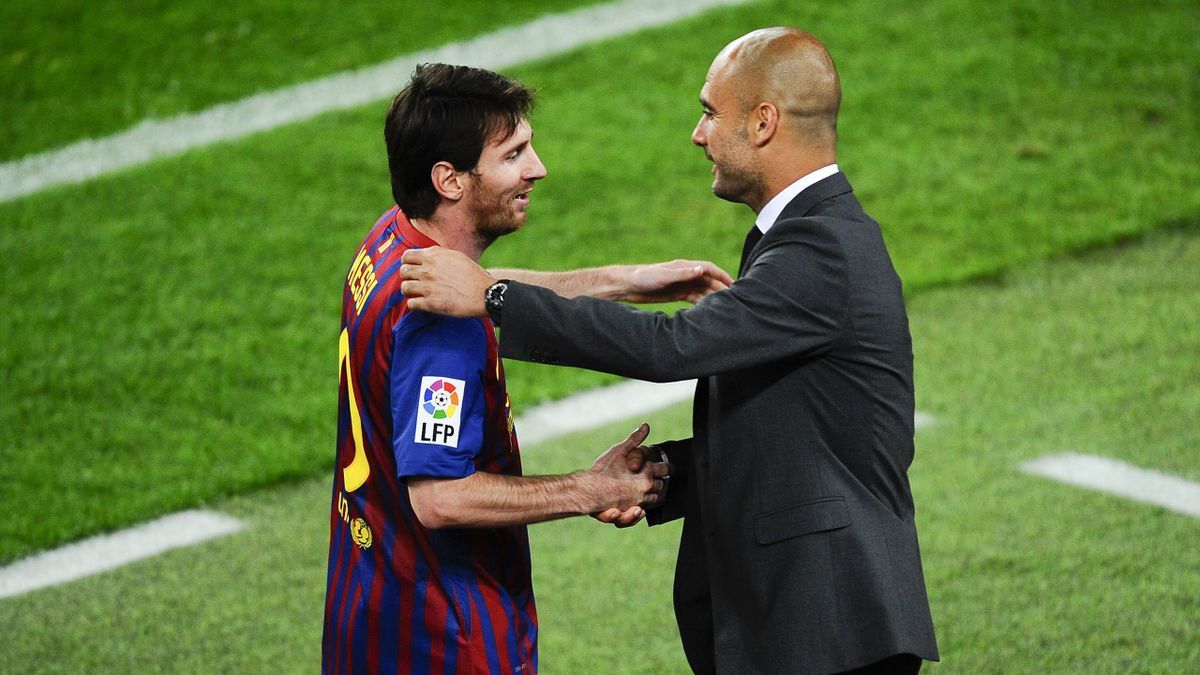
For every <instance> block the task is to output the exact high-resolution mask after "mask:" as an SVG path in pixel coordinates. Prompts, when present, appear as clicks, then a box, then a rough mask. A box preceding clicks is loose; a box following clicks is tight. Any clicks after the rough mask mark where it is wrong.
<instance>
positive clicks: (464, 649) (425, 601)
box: [322, 208, 537, 673]
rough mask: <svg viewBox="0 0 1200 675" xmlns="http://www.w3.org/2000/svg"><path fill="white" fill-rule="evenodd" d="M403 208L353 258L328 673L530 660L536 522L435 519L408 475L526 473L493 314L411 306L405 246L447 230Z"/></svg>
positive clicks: (528, 667)
mask: <svg viewBox="0 0 1200 675" xmlns="http://www.w3.org/2000/svg"><path fill="white" fill-rule="evenodd" d="M436 245H437V244H436V242H434V241H433V240H431V239H429V238H428V237H426V236H425V235H424V234H422V233H421V232H420V231H418V230H417V229H416V228H415V227H413V226H412V224H411V223H410V222H409V221H408V219H407V218H406V217H405V216H404V214H403V213H402V212H401V211H400V210H399V209H398V208H392V209H391V210H390V211H388V212H387V213H385V214H384V215H383V216H382V217H381V218H380V219H379V221H378V222H376V223H375V226H374V227H372V228H371V231H370V233H369V234H368V235H367V237H366V239H364V240H363V243H362V245H361V246H360V247H359V249H358V252H357V254H356V256H355V258H354V261H353V263H351V265H350V271H349V273H348V274H347V277H346V286H345V289H344V294H343V309H342V332H341V337H340V341H339V345H340V348H339V357H340V359H339V361H340V363H339V370H340V386H339V394H338V435H337V460H336V464H335V467H334V480H333V500H332V505H331V514H330V541H329V570H328V581H327V586H326V597H325V633H324V638H323V641H322V661H323V664H322V667H323V671H324V672H327V673H347V672H352V673H374V672H383V673H395V672H399V673H532V672H534V671H536V669H537V614H536V610H535V608H534V600H533V588H532V582H531V579H530V569H529V539H528V535H527V532H526V528H525V527H524V526H517V527H503V528H443V529H437V530H430V529H427V528H425V527H424V526H423V525H422V524H421V522H420V521H419V520H418V519H417V517H416V515H415V514H414V513H413V509H412V505H411V503H410V502H409V498H408V490H407V488H406V483H405V480H406V479H407V478H408V477H435V478H447V479H454V478H464V477H466V476H469V475H471V474H472V473H473V472H475V471H487V472H490V473H497V474H508V475H520V474H521V459H520V454H519V451H518V447H517V441H516V436H515V432H514V429H513V421H512V412H511V406H510V405H509V400H508V394H507V391H506V389H505V384H504V372H503V369H502V367H501V363H500V358H499V354H498V352H497V343H496V336H495V329H494V327H493V326H492V323H491V321H490V320H489V319H487V318H483V319H455V318H447V317H440V316H436V315H433V314H427V313H424V312H410V311H408V304H407V302H405V299H404V296H403V295H401V293H400V282H401V277H400V273H399V270H400V257H401V255H402V254H403V253H404V251H406V250H409V249H413V248H423V247H426V246H436Z"/></svg>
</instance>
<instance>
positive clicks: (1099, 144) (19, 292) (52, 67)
mask: <svg viewBox="0 0 1200 675" xmlns="http://www.w3.org/2000/svg"><path fill="white" fill-rule="evenodd" d="M583 4H588V3H584V2H570V1H567V0H563V1H560V2H555V3H552V4H540V5H537V7H536V9H531V7H532V5H528V4H525V5H522V4H521V3H504V7H506V8H508V9H511V11H507V10H506V11H505V12H501V14H503V17H504V18H503V19H502V20H501V21H499V22H497V21H496V20H495V19H494V18H493V16H494V15H495V14H496V12H495V11H494V3H462V4H460V5H457V6H456V9H457V10H458V11H456V12H454V13H453V14H454V16H453V18H452V19H450V20H448V21H445V22H442V21H440V20H435V18H434V17H433V16H432V11H433V10H431V9H426V8H424V6H422V5H418V6H415V7H413V8H410V9H406V10H405V12H406V13H405V15H404V16H403V17H399V16H397V14H396V11H395V10H384V9H379V8H371V7H368V6H366V5H364V6H361V7H360V6H358V5H355V6H354V8H353V9H352V10H351V9H346V8H341V7H338V8H337V9H336V10H334V9H331V6H328V5H325V4H323V3H311V2H300V3H282V4H281V3H275V2H263V1H258V2H251V3H241V4H239V5H238V7H237V8H221V9H217V10H214V9H213V8H211V7H210V6H208V5H203V4H201V3H196V2H173V3H146V6H145V7H144V8H143V11H140V12H139V13H137V15H136V16H133V15H130V12H129V11H128V10H127V9H125V8H124V6H123V5H119V4H117V3H100V4H95V3H90V4H88V5H86V6H84V5H82V4H79V3H76V2H67V1H66V0H63V1H61V2H57V3H50V4H46V3H39V4H34V3H29V2H25V1H24V0H22V1H20V2H16V3H9V4H7V5H5V6H4V7H3V8H0V38H3V39H2V40H0V91H3V93H4V95H3V96H0V119H2V120H3V122H2V123H0V159H11V158H14V157H19V156H21V155H24V154H27V153H30V152H38V151H42V150H47V149H51V148H54V147H57V146H60V145H62V144H65V143H68V142H71V141H74V140H78V139H80V138H84V137H87V136H94V135H103V134H107V133H111V132H115V131H119V130H121V129H123V128H126V127H128V126H130V125H132V124H134V123H136V122H137V121H139V120H140V119H143V118H145V117H148V116H163V115H170V114H175V113H178V112H183V111H191V110H197V109H201V108H203V107H205V106H207V105H211V104H214V103H217V102H221V101H225V100H230V99H234V98H237V97H239V96H244V95H248V94H251V93H254V92H257V91H261V90H264V89H270V88H273V87H278V86H284V85H287V84H294V83H296V82H300V81H303V80H305V79H308V78H311V77H318V76H323V75H327V74H330V73H333V72H337V71H339V70H341V69H344V68H349V67H358V66H362V65H369V64H371V63H373V62H375V61H377V60H382V59H384V58H389V57H392V56H395V55H397V54H401V53H405V52H409V51H415V50H417V49H421V48H425V47H428V46H431V45H435V44H439V43H442V42H445V41H448V40H453V39H461V38H463V37H467V36H470V35H473V34H477V33H480V32H486V31H488V30H491V29H493V28H495V27H497V26H499V25H509V24H514V23H519V22H521V21H524V20H527V19H528V18H529V17H531V16H532V15H534V14H535V13H541V12H545V11H556V10H559V9H563V8H567V7H573V6H580V5H583ZM510 5H511V7H510ZM410 10H411V11H410ZM388 12H391V13H390V14H389V13H388ZM440 17H441V15H439V16H438V19H440ZM778 23H792V24H795V25H800V26H803V27H806V28H809V29H811V30H813V31H814V32H816V33H817V34H818V35H819V36H821V37H822V38H823V39H824V40H825V41H826V43H827V44H828V46H829V47H830V49H831V51H832V52H833V54H834V57H835V59H836V60H837V61H838V65H839V69H840V72H841V75H842V81H843V86H844V99H843V111H844V112H843V115H842V122H841V125H840V131H841V140H842V143H841V153H840V164H841V166H842V167H843V169H845V170H846V172H847V173H848V175H849V176H850V179H851V181H852V182H853V183H854V184H855V186H856V191H857V192H858V194H859V196H860V198H861V199H862V200H863V202H864V203H865V204H866V206H867V208H868V210H869V211H870V212H871V213H872V214H873V215H874V216H875V217H876V218H877V219H879V220H880V222H881V223H883V225H884V229H885V236H886V237H887V239H888V242H889V246H890V248H891V250H892V253H893V257H894V258H895V260H896V263H897V266H898V268H899V269H900V272H901V275H902V277H903V278H904V280H905V284H906V290H907V292H908V295H909V299H910V310H911V313H912V317H913V332H914V340H915V345H916V349H917V359H918V382H917V387H918V406H919V407H920V408H921V409H922V410H926V411H928V412H930V413H932V414H933V415H934V416H935V417H936V419H937V424H936V425H935V426H934V427H933V428H931V429H929V430H926V431H922V432H921V433H920V434H919V436H918V444H919V452H918V460H917V464H916V465H915V466H914V469H913V478H914V485H915V490H916V493H917V494H916V496H917V500H918V508H919V512H920V517H921V518H922V530H921V531H922V537H923V544H924V550H925V553H926V563H927V565H926V568H927V574H928V576H929V585H930V590H931V595H932V599H933V602H934V615H935V620H936V621H937V624H938V630H939V638H940V640H941V641H942V644H943V653H944V655H945V657H946V663H945V664H944V665H943V666H941V667H940V668H939V669H945V670H946V672H1067V671H1073V672H1179V671H1187V670H1194V669H1196V668H1197V667H1200V666H1198V665H1197V664H1200V648H1198V647H1197V646H1196V645H1198V644H1200V622H1198V621H1197V616H1200V553H1198V552H1197V549H1196V547H1195V546H1194V544H1190V542H1194V541H1196V540H1197V535H1198V534H1200V522H1198V521H1196V520H1195V519H1189V518H1187V517H1184V516H1179V515H1175V514H1171V513H1168V512H1165V511H1161V510H1158V509H1155V508H1152V507H1147V506H1141V505H1136V504H1131V503H1127V502H1123V501H1120V500H1117V499H1115V498H1111V497H1106V496H1103V495H1096V494H1092V493H1088V492H1086V491H1083V490H1079V489H1076V488H1068V487H1065V486H1060V485H1057V484H1055V483H1053V482H1050V481H1048V480H1045V479H1040V478H1034V477H1030V476H1025V475H1023V474H1020V473H1018V472H1017V470H1016V465H1017V464H1018V463H1019V462H1020V461H1023V460H1026V459H1031V458H1033V457H1036V456H1040V455H1042V454H1049V453H1052V452H1059V451H1063V450H1073V451H1077V452H1087V453H1094V454H1099V455H1104V456H1108V457H1113V458H1119V459H1123V460H1126V461H1129V462H1132V463H1134V464H1137V465H1139V466H1143V467H1146V468H1153V469H1157V470H1161V471H1167V472H1170V473H1173V474H1176V475H1180V476H1184V477H1187V478H1190V479H1192V480H1200V423H1197V422H1196V421H1194V420H1195V418H1196V417H1197V414H1196V413H1197V411H1198V410H1200V394H1198V393H1197V392H1198V391H1200V390H1197V388H1196V386H1195V383H1196V382H1197V381H1200V366H1198V361H1197V359H1196V354H1197V353H1200V349H1198V348H1200V344H1198V343H1200V318H1198V316H1200V307H1198V305H1197V301H1196V298H1197V291H1198V290H1200V274H1198V273H1197V272H1196V270H1197V269H1200V265H1198V263H1200V253H1198V251H1197V249H1198V243H1197V242H1198V237H1200V187H1198V186H1200V163H1197V162H1196V158H1197V157H1200V120H1198V115H1197V111H1198V110H1200V95H1198V94H1200V67H1198V66H1197V64H1198V63H1200V39H1197V37H1196V33H1195V31H1194V29H1193V27H1194V26H1196V25H1197V24H1200V6H1197V5H1196V4H1195V3H1191V2H1182V1H1179V2H1155V3H1143V4H1140V5H1138V7H1137V8H1136V9H1135V8H1133V7H1127V6H1118V5H1113V4H1111V3H1102V2H1083V3H1073V4H1070V5H1061V6H1060V5H1045V4H1044V3H1037V2H1033V1H1031V0H1007V1H1005V2H999V3H993V4H992V5H989V8H987V9H981V8H980V6H979V5H978V3H973V2H966V1H965V0H961V1H955V0H943V1H939V2H931V3H925V4H923V5H920V6H911V7H902V8H897V7H893V6H891V5H887V6H886V7H885V6H884V5H881V4H880V3H879V2H877V0H873V1H866V0H854V1H851V2H846V3H840V4H837V5H831V6H821V7H817V6H812V7H796V6H794V3H785V2H770V1H764V2H755V3H751V4H749V5H746V6H744V7H738V8H731V9H725V10H720V11H715V12H711V13H709V14H706V15H705V16H703V17H700V18H698V19H694V20H690V21H685V22H681V23H679V24H675V25H673V26H669V27H666V28H662V29H657V30H652V31H646V32H643V33H639V34H636V35H632V36H629V37H625V38H619V39H614V40H609V41H606V42H604V43H601V44H598V45H595V46H591V47H587V48H584V49H580V50H576V51H574V52H571V53H569V54H565V55H562V56H559V57H555V58H551V59H547V60H545V61H542V62H539V63H534V64H528V65H525V66H522V67H520V68H515V69H513V70H512V71H511V73H512V74H514V75H516V76H517V77H519V78H520V79H522V80H524V81H526V82H528V83H530V84H532V85H534V86H536V87H538V88H539V89H540V90H541V93H542V100H541V104H540V108H539V111H538V113H537V116H536V118H535V120H534V124H535V127H536V128H537V147H538V150H539V153H540V154H541V156H542V158H543V160H544V161H545V162H546V164H547V166H548V167H549V170H550V176H549V178H548V179H547V180H546V181H545V182H544V184H543V185H542V186H540V187H539V189H538V195H537V196H536V197H535V199H534V204H533V210H532V216H531V220H530V224H529V226H528V228H527V231H526V232H523V233H520V234H518V235H515V236H513V237H509V238H507V239H506V240H505V241H503V242H501V243H499V244H497V245H496V246H495V247H494V249H493V250H492V251H490V252H489V254H488V257H487V258H486V259H485V262H488V263H490V264H494V265H498V266H499V265H503V266H509V265H521V266H528V267H535V268H542V269H553V268H565V267H572V266H578V265H592V264H603V263H609V262H617V261H630V260H639V261H644V260H657V259H663V258H670V257H675V256H689V257H709V258H712V259H714V260H716V261H717V262H719V263H721V264H723V265H726V266H733V265H734V264H735V263H736V255H737V252H738V251H739V250H740V241H741V237H742V236H743V233H744V231H745V229H746V227H747V226H748V223H749V221H750V217H749V216H750V214H749V212H748V211H746V210H745V209H744V208H742V207H739V206H734V205H729V204H724V203H721V202H719V201H717V200H715V199H713V198H712V197H711V195H710V194H709V192H708V184H709V180H710V177H709V175H708V169H707V166H706V164H705V162H704V161H703V159H702V156H701V154H700V151H699V150H697V149H695V148H692V147H690V146H689V144H688V141H687V137H688V134H689V133H690V130H691V127H692V125H693V124H694V122H695V118H696V116H697V114H698V104H697V103H696V102H695V101H696V95H697V92H698V89H699V85H700V83H701V82H702V80H703V76H704V72H705V70H706V69H707V65H708V63H709V61H710V59H711V57H712V55H713V53H714V52H715V51H716V50H717V49H718V48H719V47H720V46H721V45H723V44H724V43H726V42H727V41H728V40H729V39H731V38H733V37H736V36H737V35H739V34H741V33H744V32H745V31H747V30H749V29H751V28H754V27H757V26H762V25H772V24H778ZM64 27H73V28H74V29H76V31H75V32H74V33H72V34H71V36H68V34H67V31H65V30H64ZM134 36H136V37H137V38H138V39H137V40H135V39H134ZM600 74H603V76H601V75H600ZM400 84H401V83H397V86H399V85H400ZM382 110H383V103H381V104H380V105H378V106H367V107H364V108H361V109H356V110H351V111H347V112H341V113H335V114H328V115H324V116H321V117H319V118H317V119H314V120H312V121H310V122H306V123H302V124H296V125H292V126H289V127H285V128H281V129H278V130H275V131H272V132H269V133H263V134H259V135H256V136H252V137H249V138H246V139H243V140H240V141H237V142H232V143H224V144H220V145H217V146H213V147H208V148H202V149H197V150H194V151H192V152H189V153H187V154H185V155H183V156H181V157H178V158H173V159H167V160H161V161H157V162H153V163H151V164H147V165H145V166H142V167H138V168H134V169H130V170H126V171H122V172H120V173H117V174H113V175H110V176H107V177H103V178H100V179H96V180H93V181H90V182H88V183H85V184H81V185H77V186H71V187H61V188H56V189H52V190H49V191H46V192H43V193H41V194H37V195H32V196H29V197H25V198H22V199H19V200H15V201H11V202H8V203H2V204H0V260H3V261H4V262H3V264H2V265H0V307H3V311H4V317H3V319H2V320H0V378H2V379H0V563H2V562H4V561H7V560H11V559H13V558H16V557H19V556H22V555H25V554H28V553H31V552H33V551H37V550H40V549H44V548H47V547H51V546H54V545H56V544H58V543H61V542H64V541H69V540H73V539H76V538H79V537H82V536H85V535H88V534H92V533H95V532H98V531H104V530H108V529H112V528H116V527H120V526H123V525H127V524H130V523H133V522H139V521H142V520H146V519H149V518H151V517H153V516H156V515H160V514H162V513H166V512H170V511H174V510H177V509H181V508H187V507H192V506H195V505H197V504H206V505H209V506H212V507H216V508H220V509H222V510H226V511H228V512H230V513H233V514H235V515H238V516H239V517H244V518H245V519H246V520H247V521H248V522H250V523H252V527H251V528H250V531H249V532H247V533H243V534H239V535H237V536H235V537H232V538H229V539H226V540H223V541H220V542H215V543H212V544H209V545H206V546H203V547H200V548H198V549H196V550H193V551H185V552H176V553H172V554H169V555H166V556H163V557H161V558H158V559H155V560H151V561H147V562H144V563H140V564H138V565H134V566H131V567H129V568H126V569H123V570H120V571H117V572H114V573H111V574H107V575H104V576H102V577H99V578H95V579H91V580H86V581H82V582H79V583H75V584H71V585H68V586H65V587H61V588H57V589H51V590H46V591H41V592H37V593H34V594H31V595H28V596H23V597H19V598H15V599H10V600H0V635H6V636H9V635H21V636H22V639H20V640H6V641H5V642H4V643H3V644H0V672H30V671H39V670H45V671H58V672H77V671H107V672H117V671H128V670H130V669H131V667H132V666H141V668H139V669H142V670H145V669H149V670H162V671H165V672H180V671H185V672H186V671H190V672H213V671H227V672H246V671H264V670H270V671H280V672H284V671H287V672H291V671H302V672H306V671H311V670H312V664H313V663H315V653H316V651H315V650H316V649H317V644H316V635H317V633H318V632H319V630H320V624H319V621H320V601H321V596H322V594H323V591H324V564H325V563H324V558H325V539H326V537H327V535H326V532H325V527H326V523H327V514H326V513H325V511H326V509H327V504H328V495H327V492H328V473H329V470H330V468H329V462H330V458H331V456H332V455H331V450H332V439H333V427H334V417H335V401H334V396H335V386H336V385H335V384H334V383H335V382H336V380H335V379H334V378H335V377H336V372H335V368H334V365H335V360H334V356H335V354H336V351H335V350H336V347H335V340H336V329H337V316H338V303H339V301H340V299H339V292H340V288H341V278H342V277H343V275H344V272H345V267H346V265H347V264H348V262H349V256H350V255H351V253H352V252H353V251H352V249H353V247H354V246H355V244H356V243H357V242H358V240H359V238H360V236H361V233H362V231H363V230H364V229H365V228H366V227H368V226H369V224H370V223H371V222H372V221H373V219H374V218H375V216H376V215H377V214H378V213H379V212H381V211H382V210H383V209H384V208H386V207H387V206H388V205H389V203H390V202H389V201H388V200H389V197H388V194H387V180H386V168H385V163H384V162H383V157H382V151H381V145H382V143H381V142H380V136H381V129H380V127H381V116H382ZM509 377H510V382H511V389H512V391H513V400H514V403H515V405H516V407H517V410H518V412H520V410H521V409H522V408H523V407H527V406H529V405H532V404H533V403H534V402H537V401H540V400H544V399H546V398H554V397H559V396H562V395H565V394H567V393H569V392H572V391H576V390H579V389H581V388H585V387H588V386H593V385H595V384H597V383H600V382H604V381H608V380H607V378H605V377H603V376H599V375H595V374H591V373H583V372H580V371H571V370H563V369H550V368H544V367H537V366H531V365H527V364H511V365H510V366H509ZM652 421H653V422H656V432H655V435H656V436H658V437H661V436H659V433H660V432H662V433H666V432H670V433H671V434H672V435H677V434H679V433H683V430H684V429H685V428H686V426H687V418H686V411H684V410H676V411H674V412H672V413H671V414H669V415H666V416H665V417H664V418H663V421H662V423H659V422H658V421H657V420H652ZM623 429H624V426H621V427H618V428H614V429H606V430H603V431H600V432H596V433H594V434H585V435H582V436H580V437H577V438H572V439H569V440H566V441H564V442H563V443H562V444H561V447H560V446H559V445H558V444H555V448H554V449H551V448H547V447H543V448H533V449H530V451H529V459H528V461H527V464H528V465H529V466H530V468H531V469H532V470H534V471H551V470H565V469H567V468H574V467H577V466H579V465H581V464H582V463H584V462H585V461H586V459H587V458H588V457H590V456H591V455H593V454H595V452H596V451H597V449H598V447H600V446H607V445H608V444H609V443H610V442H611V439H612V438H615V437H617V436H619V435H622V434H623V431H622V430H623ZM592 525H593V524H592V523H587V522H582V521H570V522H561V523H553V524H548V525H545V526H540V527H538V528H535V530H534V532H535V535H534V537H535V539H534V541H535V547H536V550H535V559H536V563H535V567H536V574H537V585H538V589H539V593H540V595H539V601H540V609H541V613H542V617H543V632H544V634H543V642H542V647H543V664H544V666H545V670H546V672H551V673H553V672H671V671H677V670H679V669H680V668H682V661H681V660H680V659H681V657H680V652H679V649H678V645H677V638H676V636H675V634H674V628H673V623H672V620H671V618H670V609H669V582H670V567H671V564H672V560H673V555H674V553H673V546H674V532H673V531H668V532H665V533H664V532H658V531H645V530H644V529H641V528H639V529H638V531H636V532H624V533H618V532H608V531H607V530H597V529H596V528H595V527H593V526H592ZM597 532H602V534H597ZM614 577H615V578H616V579H618V580H624V581H625V582H627V583H613V578H614ZM643 593H644V594H645V597H643ZM645 631H649V632H648V633H645ZM644 637H645V638H647V639H648V640H649V643H648V645H647V646H646V648H645V653H642V652H639V651H638V650H637V649H635V648H634V647H633V646H632V645H637V644H641V643H640V642H639V640H641V639H642V638H644ZM147 666H148V667H147Z"/></svg>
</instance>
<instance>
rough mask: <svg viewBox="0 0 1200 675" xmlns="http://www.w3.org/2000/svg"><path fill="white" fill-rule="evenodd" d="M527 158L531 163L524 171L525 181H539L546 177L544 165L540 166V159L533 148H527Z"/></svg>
mask: <svg viewBox="0 0 1200 675" xmlns="http://www.w3.org/2000/svg"><path fill="white" fill-rule="evenodd" d="M529 157H530V159H532V160H533V161H532V162H531V163H530V166H529V168H528V169H526V171H525V179H526V180H541V179H543V178H545V177H546V165H545V164H542V158H541V157H538V154H537V150H534V149H533V146H532V145H530V146H529Z"/></svg>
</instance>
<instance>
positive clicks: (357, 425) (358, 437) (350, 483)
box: [338, 329, 371, 492]
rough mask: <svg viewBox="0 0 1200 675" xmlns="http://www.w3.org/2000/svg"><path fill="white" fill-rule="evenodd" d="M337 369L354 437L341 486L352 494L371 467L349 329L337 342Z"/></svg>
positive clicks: (364, 480) (343, 470)
mask: <svg viewBox="0 0 1200 675" xmlns="http://www.w3.org/2000/svg"><path fill="white" fill-rule="evenodd" d="M338 368H339V369H340V370H341V371H342V373H345V375H346V396H347V397H348V398H349V403H350V434H351V435H352V436H354V459H353V460H352V461H351V462H350V464H349V465H347V466H346V467H345V468H343V469H342V484H343V485H344V486H345V488H346V492H354V491H355V490H357V489H358V488H360V487H362V484H363V483H365V482H367V476H370V475H371V465H370V464H367V451H366V449H365V448H363V431H362V414H361V413H360V412H359V410H358V398H357V397H356V396H355V395H354V376H353V369H352V368H351V367H350V331H349V329H343V330H342V337H341V339H339V340H338Z"/></svg>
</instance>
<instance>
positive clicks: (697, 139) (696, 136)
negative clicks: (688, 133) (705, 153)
mask: <svg viewBox="0 0 1200 675" xmlns="http://www.w3.org/2000/svg"><path fill="white" fill-rule="evenodd" d="M692 143H695V144H696V145H698V146H700V147H702V148H703V147H704V146H705V145H708V136H707V134H705V131H704V116H703V115H701V116H700V120H699V121H697V122H696V128H695V129H692Z"/></svg>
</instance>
